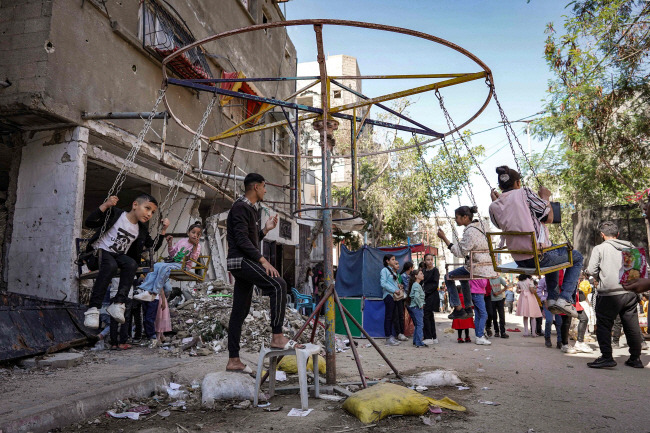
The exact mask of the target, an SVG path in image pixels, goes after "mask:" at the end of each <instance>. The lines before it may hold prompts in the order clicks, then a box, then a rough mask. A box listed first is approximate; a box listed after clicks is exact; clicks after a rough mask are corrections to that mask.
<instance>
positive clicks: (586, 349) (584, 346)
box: [573, 341, 594, 353]
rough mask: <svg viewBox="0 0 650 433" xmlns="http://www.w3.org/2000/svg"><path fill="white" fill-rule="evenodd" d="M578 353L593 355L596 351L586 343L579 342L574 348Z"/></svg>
mask: <svg viewBox="0 0 650 433" xmlns="http://www.w3.org/2000/svg"><path fill="white" fill-rule="evenodd" d="M573 348H574V349H575V351H576V352H582V353H591V352H593V351H594V349H592V348H591V347H589V345H588V344H587V343H585V342H581V341H578V342H576V344H575V345H574V346H573Z"/></svg>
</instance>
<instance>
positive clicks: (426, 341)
mask: <svg viewBox="0 0 650 433" xmlns="http://www.w3.org/2000/svg"><path fill="white" fill-rule="evenodd" d="M422 343H424V345H426V346H431V345H432V344H433V338H428V339H426V340H424V341H422Z"/></svg>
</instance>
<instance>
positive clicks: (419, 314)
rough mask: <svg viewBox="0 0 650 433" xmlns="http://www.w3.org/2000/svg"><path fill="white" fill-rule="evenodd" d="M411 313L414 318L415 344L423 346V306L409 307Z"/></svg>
mask: <svg viewBox="0 0 650 433" xmlns="http://www.w3.org/2000/svg"><path fill="white" fill-rule="evenodd" d="M408 311H409V314H410V315H411V319H413V325H414V329H413V344H415V345H416V346H423V345H424V343H422V339H423V336H424V334H423V326H424V322H423V318H424V311H423V310H422V308H415V307H408Z"/></svg>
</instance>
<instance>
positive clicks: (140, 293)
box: [133, 290, 156, 302]
mask: <svg viewBox="0 0 650 433" xmlns="http://www.w3.org/2000/svg"><path fill="white" fill-rule="evenodd" d="M133 299H137V300H138V301H143V302H151V301H154V300H155V299H156V297H155V296H154V295H153V293H151V292H147V291H146V290H137V291H136V292H135V293H134V294H133Z"/></svg>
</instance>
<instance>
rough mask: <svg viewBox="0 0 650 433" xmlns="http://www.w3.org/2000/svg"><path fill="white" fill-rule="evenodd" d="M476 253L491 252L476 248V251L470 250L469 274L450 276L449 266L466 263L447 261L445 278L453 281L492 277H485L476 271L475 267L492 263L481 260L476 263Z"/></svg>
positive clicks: (458, 265)
mask: <svg viewBox="0 0 650 433" xmlns="http://www.w3.org/2000/svg"><path fill="white" fill-rule="evenodd" d="M474 253H485V254H487V253H489V251H488V250H476V251H470V252H469V275H467V276H462V277H461V276H457V277H450V276H449V268H450V267H452V266H453V267H454V268H456V267H460V266H464V263H445V278H446V279H448V280H452V281H469V280H481V279H485V278H490V277H485V276H482V275H478V274H476V273H475V272H474V268H475V267H476V266H486V265H491V264H492V262H479V263H474Z"/></svg>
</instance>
